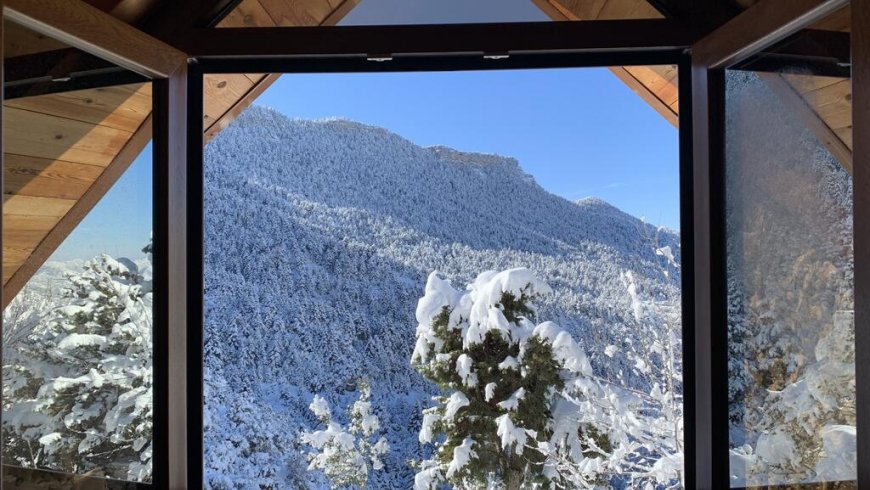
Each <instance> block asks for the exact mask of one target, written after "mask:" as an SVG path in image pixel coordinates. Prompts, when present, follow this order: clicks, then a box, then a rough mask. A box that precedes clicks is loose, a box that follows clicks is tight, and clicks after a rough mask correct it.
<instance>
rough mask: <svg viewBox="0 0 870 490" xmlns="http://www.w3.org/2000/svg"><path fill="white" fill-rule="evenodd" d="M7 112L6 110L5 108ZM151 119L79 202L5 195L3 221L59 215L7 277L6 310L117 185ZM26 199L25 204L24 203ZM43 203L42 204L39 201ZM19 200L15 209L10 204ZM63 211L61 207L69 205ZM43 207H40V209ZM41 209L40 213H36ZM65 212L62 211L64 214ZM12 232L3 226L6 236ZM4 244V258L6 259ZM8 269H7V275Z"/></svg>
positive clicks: (141, 145) (139, 149)
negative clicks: (6, 218) (18, 216)
mask: <svg viewBox="0 0 870 490" xmlns="http://www.w3.org/2000/svg"><path fill="white" fill-rule="evenodd" d="M4 109H5V108H4ZM151 131H152V127H151V116H150V115H149V116H148V117H147V118H146V119H145V120H144V121H143V122H142V124H141V126H140V128H139V129H138V130H137V131H136V132H134V133H132V134H131V136H130V137H129V138H128V139H127V141H126V142H125V144H124V145H123V147H122V148H120V149H119V150H118V152H117V153H116V154H115V156H114V158H113V159H112V161H111V162H110V163H109V164H108V165H107V166H106V167H105V168H104V169H103V171H102V172H101V173H100V175H99V176H98V177H97V178H96V179H95V180H94V181H93V182H92V183H91V185H90V186H89V187H88V188H87V190H86V191H85V192H84V193H83V194H82V196H81V197H79V198H78V199H56V198H44V197H30V196H22V195H14V196H6V199H5V202H4V205H3V215H4V218H5V217H6V216H9V215H16V214H18V215H33V214H38V215H43V216H44V215H48V213H49V212H54V213H55V214H59V216H58V217H59V218H60V219H59V220H58V222H57V224H56V225H55V226H54V227H52V229H51V230H49V231H48V233H46V234H45V235H44V236H43V237H42V239H41V240H40V241H39V242H37V243H36V245H35V246H34V247H33V248H32V250H31V252H30V254H29V255H28V256H27V257H26V260H24V261H23V262H22V264H21V266H20V267H18V268H17V269H16V270H15V271H14V272H13V273H12V274H11V275H10V276H9V277H8V278H4V283H5V284H4V291H5V293H6V294H5V295H4V297H3V301H4V305H3V306H4V307H5V306H6V305H7V304H8V302H9V301H10V300H11V299H12V298H13V297H14V296H15V295H16V294H18V291H20V290H21V288H22V287H24V285H25V284H26V283H27V281H28V280H29V279H30V278H31V277H32V276H33V274H34V273H36V271H37V270H39V268H40V267H42V264H44V263H45V261H46V260H48V258H49V257H50V256H51V254H52V253H54V251H55V250H57V247H58V246H60V244H61V243H63V241H64V240H65V239H66V237H67V236H69V234H70V232H72V230H74V229H75V227H76V226H78V224H79V223H81V221H82V219H84V217H85V216H87V214H88V213H89V212H90V211H91V209H93V208H94V206H95V205H96V204H97V202H99V200H100V199H102V197H103V196H104V195H105V194H106V192H107V191H108V190H109V189H110V188H111V187H112V186H113V185H114V184H115V182H117V180H118V178H119V177H120V176H121V175H122V174H123V173H124V172H125V171H126V170H127V168H128V167H129V166H130V164H131V163H133V160H135V159H136V157H137V156H138V155H139V153H141V152H142V149H144V148H145V145H147V144H148V142H149V141H151ZM22 200H24V201H22ZM36 200H40V201H36ZM14 201H18V202H17V203H16V205H15V206H10V202H14ZM67 204H68V207H67V208H66V209H63V210H62V205H67ZM40 206H41V207H40ZM35 209H40V210H41V212H39V213H36V212H34V210H35ZM61 210H62V211H61ZM11 231H13V230H12V229H11V228H9V227H4V230H3V232H4V234H5V233H7V232H11ZM6 253H7V251H6V248H5V245H4V249H3V257H4V260H5V258H6ZM5 272H6V270H4V273H5Z"/></svg>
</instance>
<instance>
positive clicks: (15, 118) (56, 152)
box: [3, 0, 357, 306]
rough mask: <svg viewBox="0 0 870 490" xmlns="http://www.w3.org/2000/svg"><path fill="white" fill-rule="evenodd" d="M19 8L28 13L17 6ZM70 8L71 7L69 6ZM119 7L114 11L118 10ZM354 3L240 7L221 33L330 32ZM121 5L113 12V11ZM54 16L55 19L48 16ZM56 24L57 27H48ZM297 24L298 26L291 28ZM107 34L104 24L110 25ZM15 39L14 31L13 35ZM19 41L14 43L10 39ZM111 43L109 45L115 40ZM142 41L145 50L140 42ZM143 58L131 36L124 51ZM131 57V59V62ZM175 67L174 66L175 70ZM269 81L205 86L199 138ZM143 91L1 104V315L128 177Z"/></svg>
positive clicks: (141, 141)
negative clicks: (317, 28)
mask: <svg viewBox="0 0 870 490" xmlns="http://www.w3.org/2000/svg"><path fill="white" fill-rule="evenodd" d="M22 2H26V3H27V5H23V3H22ZM30 2H31V0H12V1H11V2H6V5H7V6H8V5H10V4H11V5H12V8H20V9H21V10H22V11H24V10H27V9H40V10H43V11H45V10H47V11H54V12H56V13H57V12H61V11H62V12H66V9H67V8H68V7H69V6H68V5H67V4H66V3H64V2H54V1H53V0H51V1H49V0H33V1H32V3H30ZM73 3H75V2H73ZM121 3H123V2H121ZM356 3H357V0H344V1H341V0H301V1H290V0H275V1H271V2H267V4H268V6H269V8H270V9H274V12H273V11H270V10H267V9H266V7H264V5H263V4H261V3H260V1H259V0H244V1H243V2H241V4H239V5H238V7H237V8H236V9H235V10H234V11H233V12H231V13H230V14H229V15H228V16H227V17H226V18H225V19H224V21H223V22H222V23H221V24H220V25H221V26H231V27H241V26H247V27H260V26H261V27H274V26H275V25H276V21H275V20H274V19H279V23H280V25H318V24H320V25H327V24H334V23H335V22H338V20H339V19H340V18H341V17H342V16H343V15H344V14H346V13H347V11H348V10H349V9H350V8H352V7H353V6H354V5H356ZM119 5H120V4H119ZM53 9H54V10H53ZM68 13H69V14H70V15H69V16H68V18H66V19H64V20H62V21H58V22H61V24H63V26H64V27H69V26H68V24H69V23H70V22H71V23H73V24H75V25H74V26H72V27H74V28H75V29H78V30H81V31H82V36H83V37H87V38H88V39H92V40H93V39H98V38H99V37H100V36H104V35H105V29H106V28H108V29H109V30H112V29H118V31H117V32H119V33H121V34H122V33H123V32H126V29H128V28H129V27H118V26H117V25H115V24H112V25H109V26H102V28H97V29H96V30H97V31H101V33H96V34H95V33H92V32H90V31H91V30H93V24H94V22H95V21H94V19H95V18H96V17H93V15H96V14H94V13H93V12H88V11H85V12H82V11H79V10H75V11H74V12H73V11H70V12H68ZM55 21H57V19H55ZM301 22H305V24H300V23H301ZM110 24H111V23H110ZM13 29H15V28H13ZM17 31H21V33H20V34H21V35H20V36H19V35H18V34H16V32H17ZM17 31H13V32H12V33H11V34H10V35H11V36H12V38H7V42H6V45H7V46H10V45H11V46H12V47H13V49H14V50H17V51H15V53H16V54H19V55H23V54H30V53H38V52H41V51H45V50H49V49H57V48H58V47H63V46H64V44H62V43H59V42H57V41H54V40H52V39H51V38H49V37H47V36H44V35H42V34H37V33H36V32H34V31H30V30H27V29H23V28H18V29H17ZM121 34H119V37H118V39H123V36H122V35H121ZM146 41H147V40H146ZM131 47H135V48H136V49H145V50H147V49H149V48H148V47H147V43H145V44H143V41H142V40H141V39H138V38H136V37H135V36H134V38H133V39H132V42H131V46H125V47H123V49H122V50H121V51H123V52H127V53H129V49H128V48H131ZM178 53H179V52H177V51H174V50H171V51H169V52H166V51H164V50H161V49H160V46H159V45H158V46H157V50H156V51H153V52H150V53H139V54H136V56H135V57H134V58H135V59H138V60H139V62H140V63H145V64H153V65H155V66H156V68H155V67H152V69H153V70H152V71H154V70H157V71H161V72H163V71H169V70H170V69H174V68H171V66H170V63H169V61H170V60H172V59H175V58H177V54H178ZM130 56H131V57H132V55H130ZM176 61H177V60H176ZM277 78H278V75H265V74H231V75H215V76H209V77H206V82H205V87H204V95H205V97H204V106H205V110H204V118H205V119H204V123H205V124H204V125H203V129H204V131H205V134H206V138H211V137H213V136H214V135H216V134H217V133H218V132H219V131H220V130H221V129H222V128H224V127H226V125H227V124H229V122H230V121H232V120H233V119H234V118H235V117H237V116H238V114H240V113H241V111H242V110H244V108H246V107H247V106H248V105H249V104H251V103H252V102H253V100H254V99H255V98H256V97H257V96H259V95H260V94H261V93H262V92H263V90H265V89H266V88H267V87H268V86H270V85H271V84H272V83H273V82H274V81H275V80H276V79H277ZM151 110H152V92H151V84H135V85H128V86H117V87H110V88H105V89H92V90H82V91H75V92H65V93H59V94H52V95H44V96H37V97H26V98H18V99H14V100H10V101H7V102H5V104H4V123H5V126H6V134H5V137H6V141H5V145H4V152H5V153H4V155H5V159H6V165H5V166H4V169H3V175H4V180H5V182H4V200H5V203H4V208H3V217H4V227H3V236H4V239H5V240H6V241H5V242H4V247H3V258H4V267H3V281H4V285H5V291H4V292H5V294H4V297H3V304H4V306H5V305H6V304H8V301H10V300H11V299H12V298H13V297H14V296H15V294H16V293H17V292H18V291H19V290H20V289H21V287H23V286H24V284H25V283H26V282H27V280H28V279H29V278H30V277H31V276H32V275H33V273H35V272H36V270H38V269H39V267H40V266H41V265H42V264H43V263H44V262H45V260H47V259H48V257H49V256H50V255H51V254H52V253H53V252H54V250H56V248H57V247H58V246H59V245H60V244H61V243H62V241H63V240H64V239H65V238H66V237H67V236H68V235H69V233H70V232H71V231H72V230H73V229H74V228H75V227H76V226H77V225H78V224H79V223H80V222H81V220H82V219H83V218H84V217H85V215H87V213H88V212H89V211H90V210H91V209H92V208H93V206H94V205H96V203H97V202H98V201H99V200H100V199H101V198H102V197H103V195H104V194H105V193H106V191H108V189H109V188H110V187H111V186H112V185H113V184H114V183H115V182H116V181H117V179H118V178H119V177H120V175H121V174H123V172H124V171H125V170H126V169H127V167H129V165H130V164H131V163H132V162H133V160H134V159H135V158H136V156H138V155H139V153H140V152H141V150H142V149H143V148H144V147H145V145H146V144H147V143H148V141H149V140H150V138H151V132H152V128H151V122H150V121H151Z"/></svg>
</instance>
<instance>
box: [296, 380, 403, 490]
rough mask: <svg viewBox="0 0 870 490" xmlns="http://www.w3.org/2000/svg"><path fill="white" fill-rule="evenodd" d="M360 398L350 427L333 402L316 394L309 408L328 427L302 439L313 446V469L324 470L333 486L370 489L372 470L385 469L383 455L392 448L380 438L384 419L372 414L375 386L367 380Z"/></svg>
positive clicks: (310, 455)
mask: <svg viewBox="0 0 870 490" xmlns="http://www.w3.org/2000/svg"><path fill="white" fill-rule="evenodd" d="M357 387H358V389H359V392H360V395H359V399H358V400H357V401H356V402H354V403H353V405H352V406H351V407H350V408H349V409H348V416H349V418H350V423H349V424H348V427H347V429H345V428H344V427H342V426H341V424H339V423H338V422H337V421H335V420H334V419H333V417H332V411H331V410H330V408H329V404H328V403H327V402H326V400H324V399H323V398H322V397H320V396H319V395H315V396H314V401H313V402H311V405H310V406H309V409H310V410H311V411H312V412H313V413H314V415H315V416H316V417H317V419H318V420H320V422H321V423H322V424H323V425H325V426H326V429H325V430H318V431H313V432H303V433H302V436H301V439H302V442H303V443H305V444H308V445H309V446H310V448H311V450H310V452H309V453H308V460H309V462H310V464H309V466H308V469H309V470H321V471H323V473H324V475H326V477H327V478H329V480H330V481H331V482H332V488H344V487H354V488H366V485H367V483H368V477H369V472H370V471H378V470H381V469H383V468H384V463H383V461H381V457H383V455H384V454H386V453H387V451H389V449H390V445H389V444H388V443H387V440H386V439H385V438H384V437H379V438H378V437H377V434H378V431H379V430H380V428H381V422H380V419H378V417H377V415H374V414H373V413H372V404H371V395H372V392H371V388H370V386H369V383H368V381H367V380H364V379H362V380H360V381H359V383H358V386H357Z"/></svg>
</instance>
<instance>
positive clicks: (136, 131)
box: [2, 23, 154, 489]
mask: <svg viewBox="0 0 870 490" xmlns="http://www.w3.org/2000/svg"><path fill="white" fill-rule="evenodd" d="M4 42H5V54H6V56H7V57H6V59H5V60H4V62H5V68H6V69H5V71H4V75H5V81H4V82H5V100H4V107H3V117H4V121H3V126H4V145H3V150H4V152H5V153H4V165H3V173H4V189H3V190H4V196H3V197H4V198H3V225H4V226H3V288H4V298H3V300H4V305H3V307H4V311H3V379H2V390H3V426H2V430H3V432H2V451H3V469H2V470H3V485H4V488H10V489H15V488H134V487H135V485H136V484H140V483H141V484H144V483H148V482H149V481H150V480H151V454H152V447H151V443H152V401H151V400H152V397H151V394H152V393H151V389H152V377H153V376H152V342H151V333H152V303H153V295H154V291H153V290H152V261H151V229H152V214H153V207H152V189H153V186H152V182H151V174H152V163H151V152H150V150H146V151H144V152H142V154H141V155H140V156H139V157H138V158H136V159H135V161H134V156H135V155H136V154H137V153H138V152H140V151H142V150H143V147H145V146H146V144H147V141H148V137H147V136H143V134H145V135H150V134H151V133H150V128H149V127H148V126H147V124H150V120H148V119H147V118H148V115H149V113H150V112H151V85H150V83H149V82H147V81H145V80H144V79H143V78H142V77H139V76H137V75H134V74H131V73H128V72H126V71H124V70H121V69H118V68H117V67H114V66H112V65H110V64H108V63H105V62H102V61H101V60H98V59H96V58H94V57H92V56H90V55H88V54H86V53H84V52H82V51H79V50H77V49H73V48H70V47H68V46H65V45H63V44H62V43H59V42H56V41H54V40H52V39H50V38H47V37H45V36H42V35H40V34H37V33H35V32H32V31H30V30H28V29H25V28H23V27H20V26H17V25H15V24H11V23H7V24H6V26H5V27H4Z"/></svg>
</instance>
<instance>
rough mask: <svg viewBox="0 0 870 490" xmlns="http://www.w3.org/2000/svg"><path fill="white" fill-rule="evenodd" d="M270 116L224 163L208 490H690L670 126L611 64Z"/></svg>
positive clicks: (391, 77) (340, 86)
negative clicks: (240, 489)
mask: <svg viewBox="0 0 870 490" xmlns="http://www.w3.org/2000/svg"><path fill="white" fill-rule="evenodd" d="M618 70H622V68H619V69H618ZM632 70H634V72H635V73H640V71H638V70H635V69H632ZM649 70H650V72H652V73H667V74H670V77H671V78H670V82H671V83H673V84H675V83H676V80H675V79H676V70H675V69H674V68H673V67H654V68H649ZM234 76H236V75H228V76H227V78H228V79H229V77H234ZM209 77H210V78H207V79H206V85H205V88H204V89H205V91H206V93H208V92H209V91H211V90H214V89H216V88H217V87H219V86H220V84H221V81H222V77H224V75H218V74H215V75H210V76H209ZM579 87H583V88H584V90H582V91H578V88H579ZM673 91H674V94H675V93H676V89H675V88H673ZM581 92H582V93H581ZM569 94H570V95H569ZM675 102H676V101H675V100H673V101H671V103H672V104H674V105H675ZM260 103H261V104H263V105H264V106H253V107H251V108H249V109H247V110H246V111H245V112H244V113H242V114H241V115H240V116H239V118H238V119H237V120H235V121H234V122H232V123H230V124H229V125H227V126H226V127H225V128H223V129H222V130H221V132H220V133H219V134H217V135H216V136H215V137H214V138H213V139H211V140H210V142H209V143H208V145H207V146H206V148H205V172H204V182H205V200H204V205H205V228H204V233H205V257H204V274H205V282H204V288H205V290H204V305H205V312H204V313H205V315H204V356H205V358H204V388H205V391H204V393H205V400H204V403H205V406H204V438H205V443H204V447H205V454H204V463H205V468H204V471H205V479H206V482H205V483H206V487H209V488H233V487H237V486H243V485H246V484H251V482H254V483H255V484H256V485H260V486H264V487H276V488H283V487H287V488H290V487H292V488H320V487H324V486H329V485H333V486H340V485H347V484H352V485H357V486H360V487H368V488H411V487H413V486H414V485H421V486H423V488H428V487H427V486H425V485H434V484H438V483H439V482H441V483H445V484H447V485H449V486H453V485H456V484H457V482H460V481H466V482H471V483H470V484H471V485H473V486H474V485H481V486H484V485H485V484H486V482H487V481H500V482H503V483H504V484H505V485H507V486H508V487H509V488H515V486H516V485H519V484H520V483H524V484H530V483H532V482H535V481H544V480H552V481H558V482H559V483H560V484H563V485H567V486H568V487H579V486H582V485H584V484H593V483H610V484H613V485H623V484H628V483H631V484H635V485H640V484H646V483H650V484H653V485H661V486H663V487H675V486H680V484H681V478H682V476H683V461H682V444H683V441H682V438H683V427H682V343H681V340H682V330H681V325H682V324H681V309H680V306H681V302H680V299H681V294H680V286H681V265H680V258H681V252H680V235H679V220H680V216H679V189H678V183H679V171H678V163H679V158H678V151H677V131H676V129H675V128H674V126H673V125H672V124H671V123H670V122H669V120H668V119H666V118H663V117H662V115H661V114H659V113H658V112H656V110H654V109H653V108H652V107H650V106H649V105H648V104H647V103H646V102H645V101H644V100H642V99H640V98H638V97H637V95H636V94H634V93H632V91H631V90H630V89H629V88H628V87H626V86H625V85H624V83H623V82H622V81H621V80H620V79H619V78H617V77H615V76H614V75H613V73H612V72H610V71H608V70H607V69H571V70H517V71H502V72H498V71H488V72H449V73H433V72H423V73H386V74H344V75H334V74H333V75H329V74H326V75H323V74H320V75H318V74H309V75H299V74H295V75H285V76H284V77H282V78H281V79H280V80H278V81H277V82H276V83H275V84H274V85H272V87H271V88H270V89H269V90H268V91H267V92H265V93H264V94H263V96H262V97H261V99H260ZM265 106H269V107H271V108H267V107H265ZM205 110H206V116H207V118H206V124H212V125H214V124H219V123H215V122H214V121H219V120H221V118H222V116H221V114H220V113H219V111H218V110H217V108H216V107H215V106H208V105H206V107H205ZM578 114H582V116H580V117H578ZM329 116H350V118H348V117H329ZM629 134H630V135H631V136H630V137H631V138H633V142H634V144H633V145H622V144H620V142H621V141H623V140H624V139H625V138H628V137H629ZM497 153H499V154H497ZM500 154H501V155H506V156H501V155H500ZM513 157H518V158H513ZM602 198H603V199H602ZM608 201H609V202H608ZM620 208H622V209H620ZM642 216H647V217H648V218H649V221H645V220H644V219H641V217H642Z"/></svg>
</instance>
